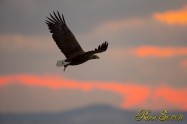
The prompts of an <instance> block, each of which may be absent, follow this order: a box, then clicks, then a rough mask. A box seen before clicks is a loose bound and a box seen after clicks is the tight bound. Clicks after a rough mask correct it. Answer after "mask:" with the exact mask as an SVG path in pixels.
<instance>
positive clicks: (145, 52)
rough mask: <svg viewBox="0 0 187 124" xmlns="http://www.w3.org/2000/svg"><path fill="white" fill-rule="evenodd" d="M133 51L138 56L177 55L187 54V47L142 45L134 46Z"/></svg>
mask: <svg viewBox="0 0 187 124" xmlns="http://www.w3.org/2000/svg"><path fill="white" fill-rule="evenodd" d="M132 52H133V54H134V55H135V56H138V57H162V58H163V57H175V56H186V55H187V47H158V46H142V47H137V48H134V49H133V50H132Z"/></svg>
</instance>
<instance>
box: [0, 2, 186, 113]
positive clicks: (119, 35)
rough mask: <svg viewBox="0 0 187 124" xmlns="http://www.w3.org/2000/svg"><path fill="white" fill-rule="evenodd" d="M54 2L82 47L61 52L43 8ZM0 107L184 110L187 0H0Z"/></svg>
mask: <svg viewBox="0 0 187 124" xmlns="http://www.w3.org/2000/svg"><path fill="white" fill-rule="evenodd" d="M56 10H58V11H59V12H60V13H63V14H64V17H65V19H66V23H67V25H68V27H69V28H70V30H71V31H72V32H73V33H74V35H75V36H76V38H77V40H78V41H79V43H80V45H81V46H82V47H83V49H84V50H85V51H87V50H92V49H95V48H96V47H98V45H100V44H101V43H103V42H104V41H108V42H109V48H108V50H107V51H106V52H104V53H102V54H98V55H99V56H100V59H99V60H93V61H88V62H86V63H84V64H82V65H79V66H68V68H67V69H66V72H64V71H63V68H58V67H56V61H57V60H59V59H65V57H64V55H63V54H62V53H61V52H60V50H59V49H58V48H57V46H56V44H55V43H54V41H53V39H52V37H51V34H50V33H49V30H48V27H47V25H46V24H45V19H46V16H48V15H49V13H51V12H53V11H56ZM0 17H1V21H0V22H1V23H0V113H29V112H61V111H67V110H72V109H75V108H80V107H85V106H89V105H94V104H104V105H111V106H114V107H117V108H121V109H127V110H139V109H142V108H147V109H152V110H161V109H169V110H178V111H187V104H186V103H187V97H186V94H187V76H186V75H187V33H186V32H187V1H186V0H177V1H176V0H169V1H164V2H163V1H162V0H92V1H86V0H52V1H51V0H14V1H11V0H1V1H0Z"/></svg>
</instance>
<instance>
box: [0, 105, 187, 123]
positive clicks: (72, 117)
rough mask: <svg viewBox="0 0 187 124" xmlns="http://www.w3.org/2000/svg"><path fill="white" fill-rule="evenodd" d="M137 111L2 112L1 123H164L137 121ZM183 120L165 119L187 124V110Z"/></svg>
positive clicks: (101, 107)
mask: <svg viewBox="0 0 187 124" xmlns="http://www.w3.org/2000/svg"><path fill="white" fill-rule="evenodd" d="M136 113H137V112H136V111H127V110H121V109H117V108H113V107H111V106H105V105H93V106H89V107H86V108H80V109H75V110H71V111H67V112H63V113H33V114H1V115H0V124H145V123H151V124H163V122H161V121H144V120H142V121H136V120H135V119H134V116H135V115H136ZM170 113H172V114H176V113H178V114H183V115H184V120H183V121H179V122H178V121H165V122H164V124H176V123H177V124H186V123H187V120H186V117H187V112H170Z"/></svg>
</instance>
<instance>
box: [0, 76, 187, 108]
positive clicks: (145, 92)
mask: <svg viewBox="0 0 187 124" xmlns="http://www.w3.org/2000/svg"><path fill="white" fill-rule="evenodd" d="M14 82H18V83H21V84H23V85H27V86H37V87H46V88H50V89H54V90H55V89H59V88H63V89H69V90H73V89H76V90H82V91H91V90H94V89H97V90H102V91H110V92H113V93H116V94H118V95H119V96H121V98H122V103H121V107H123V108H125V109H133V108H136V107H137V106H138V107H141V106H140V105H145V104H146V105H148V106H150V107H151V108H152V109H157V108H154V107H155V106H154V105H153V104H152V103H149V101H148V100H151V101H159V100H160V98H162V99H164V100H165V101H166V102H168V103H169V104H171V105H175V106H176V107H177V108H179V109H181V110H187V106H186V103H187V98H186V97H185V94H187V88H185V87H184V88H172V87H169V86H160V87H156V88H152V87H150V86H146V85H140V84H137V83H134V82H125V83H119V82H100V81H98V82H90V81H76V80H71V79H65V78H63V77H59V76H51V75H50V76H49V75H44V76H39V75H26V74H20V75H5V76H0V86H1V87H3V86H5V85H8V84H10V83H14ZM153 89H154V90H153ZM176 99H177V100H176ZM160 106H161V107H167V106H168V105H163V104H162V105H160ZM160 106H159V107H160ZM142 107H143V106H142Z"/></svg>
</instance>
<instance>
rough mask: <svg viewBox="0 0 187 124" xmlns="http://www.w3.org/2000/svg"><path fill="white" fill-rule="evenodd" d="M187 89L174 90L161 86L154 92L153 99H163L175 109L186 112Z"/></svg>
mask: <svg viewBox="0 0 187 124" xmlns="http://www.w3.org/2000/svg"><path fill="white" fill-rule="evenodd" d="M186 94H187V88H182V89H180V90H179V89H176V88H171V87H168V86H162V87H160V88H158V89H156V91H155V97H154V98H155V99H164V100H166V101H167V102H169V103H171V104H173V105H174V106H175V107H178V106H180V107H181V108H182V109H183V110H187V104H186V103H187V98H186Z"/></svg>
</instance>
